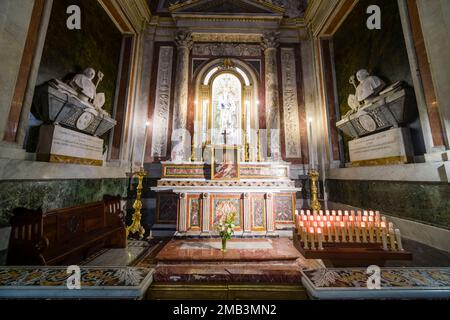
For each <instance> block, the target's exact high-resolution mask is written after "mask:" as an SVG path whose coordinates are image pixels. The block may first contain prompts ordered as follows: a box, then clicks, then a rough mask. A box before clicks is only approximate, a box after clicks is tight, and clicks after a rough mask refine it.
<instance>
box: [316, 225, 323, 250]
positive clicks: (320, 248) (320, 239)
mask: <svg viewBox="0 0 450 320" xmlns="http://www.w3.org/2000/svg"><path fill="white" fill-rule="evenodd" d="M317 237H318V240H319V250H323V243H322V240H323V239H322V228H318V229H317Z"/></svg>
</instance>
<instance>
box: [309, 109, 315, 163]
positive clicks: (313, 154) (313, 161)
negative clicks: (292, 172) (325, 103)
mask: <svg viewBox="0 0 450 320" xmlns="http://www.w3.org/2000/svg"><path fill="white" fill-rule="evenodd" d="M308 124H309V126H308V128H309V139H310V145H309V147H310V149H311V169H313V168H314V167H315V163H316V153H315V151H314V147H313V145H314V143H313V140H314V139H313V131H312V119H311V118H309V119H308Z"/></svg>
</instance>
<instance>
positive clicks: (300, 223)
mask: <svg viewBox="0 0 450 320" xmlns="http://www.w3.org/2000/svg"><path fill="white" fill-rule="evenodd" d="M304 227H305V223H304V222H303V221H300V222H299V223H298V234H299V235H300V241H305V239H303V228H304Z"/></svg>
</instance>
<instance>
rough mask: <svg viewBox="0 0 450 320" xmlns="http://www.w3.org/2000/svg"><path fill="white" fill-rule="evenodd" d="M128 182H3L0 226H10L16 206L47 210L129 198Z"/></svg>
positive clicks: (0, 183) (0, 199) (0, 187)
mask: <svg viewBox="0 0 450 320" xmlns="http://www.w3.org/2000/svg"><path fill="white" fill-rule="evenodd" d="M127 183H128V181H127V179H92V180H49V181H2V182H0V227H4V226H8V225H9V219H10V217H11V213H12V210H13V209H14V208H16V207H25V208H29V209H37V208H39V207H42V209H43V210H44V211H47V210H52V209H58V208H66V207H71V206H75V205H79V204H84V203H89V202H95V201H99V200H101V199H102V198H103V195H105V194H109V195H121V196H123V197H126V196H127Z"/></svg>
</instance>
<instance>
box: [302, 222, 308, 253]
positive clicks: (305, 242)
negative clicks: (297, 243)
mask: <svg viewBox="0 0 450 320" xmlns="http://www.w3.org/2000/svg"><path fill="white" fill-rule="evenodd" d="M302 234H303V236H304V239H305V241H304V242H303V248H305V250H308V249H309V246H308V232H307V231H306V228H305V227H303V232H302Z"/></svg>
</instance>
